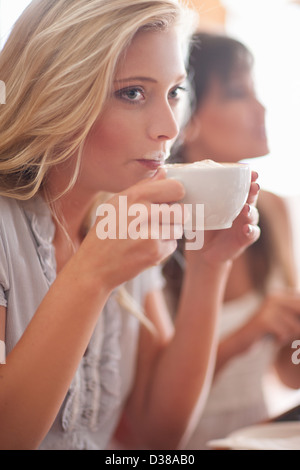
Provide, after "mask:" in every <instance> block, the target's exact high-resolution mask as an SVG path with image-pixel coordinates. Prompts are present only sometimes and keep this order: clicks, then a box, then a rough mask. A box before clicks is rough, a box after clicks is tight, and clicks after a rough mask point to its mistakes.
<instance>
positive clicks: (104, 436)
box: [0, 197, 163, 450]
mask: <svg viewBox="0 0 300 470" xmlns="http://www.w3.org/2000/svg"><path fill="white" fill-rule="evenodd" d="M54 233H55V227H54V224H53V221H52V218H51V214H50V211H49V209H48V207H47V205H46V204H45V202H44V201H43V199H42V198H40V197H36V198H34V199H32V200H30V201H26V202H20V201H16V200H14V199H9V198H5V197H0V305H2V306H5V307H6V309H7V318H6V336H5V344H6V353H7V354H8V353H9V352H10V351H11V350H12V349H13V348H14V346H15V345H16V343H17V342H18V340H19V339H20V337H21V336H22V334H23V332H24V330H25V328H26V327H27V325H28V323H29V322H30V320H31V318H32V316H33V315H34V313H35V311H36V310H37V307H38V306H39V304H40V303H41V301H42V299H43V297H44V296H45V294H46V293H47V291H48V289H49V287H50V285H51V284H52V282H53V281H54V279H55V277H56V262H55V252H54V247H53V244H52V242H53V237H54ZM162 285H163V278H162V276H161V274H160V269H159V268H152V269H149V270H147V271H145V272H143V273H142V274H140V275H139V276H138V277H136V278H135V279H134V280H132V281H130V282H128V283H126V289H127V291H128V292H129V293H130V294H131V295H132V296H133V297H134V299H135V301H137V302H138V303H139V304H140V305H141V306H142V305H143V304H144V300H145V296H146V294H147V293H148V292H150V291H151V290H154V289H157V288H161V287H162ZM99 313H100V312H99ZM139 327H140V324H139V321H138V320H137V319H136V318H135V317H134V316H133V315H131V314H130V313H128V312H127V311H126V310H124V309H123V308H122V307H121V306H120V305H119V303H118V302H117V299H116V292H113V294H112V295H111V296H110V298H109V300H108V301H107V303H106V305H105V307H104V309H103V312H102V313H101V315H99V320H98V323H97V326H96V328H95V330H94V333H93V335H92V338H91V341H90V343H89V346H88V348H87V351H86V353H85V355H84V357H83V358H82V361H81V363H80V365H79V367H78V370H77V372H76V374H75V377H74V379H73V382H72V384H71V387H70V389H69V391H68V393H67V395H66V397H65V400H64V403H63V405H62V406H61V409H60V411H59V413H58V416H57V417H56V420H55V422H54V423H53V426H52V428H51V429H50V431H49V433H48V435H47V436H46V438H45V439H44V441H43V443H42V444H41V446H40V449H41V450H48V449H53V450H54V449H55V450H60V449H61V450H81V449H82V450H83V449H86V450H92V449H95V450H96V449H105V448H106V447H107V445H108V444H109V441H110V439H111V437H112V435H113V432H114V429H115V427H116V425H117V423H118V420H119V417H120V414H121V410H122V406H123V404H124V401H125V400H126V398H127V397H128V395H129V393H130V390H131V387H132V383H133V379H134V372H135V364H136V355H137V343H138V334H139ZM3 367H6V366H3Z"/></svg>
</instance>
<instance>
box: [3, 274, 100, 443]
mask: <svg viewBox="0 0 300 470" xmlns="http://www.w3.org/2000/svg"><path fill="white" fill-rule="evenodd" d="M76 272H79V271H76V270H74V266H72V267H71V266H68V265H67V266H66V268H65V270H64V271H63V272H62V273H61V274H60V275H59V277H58V278H57V280H56V281H55V282H54V284H53V285H52V287H51V288H50V290H49V292H48V294H47V295H46V296H45V298H44V300H43V302H42V303H41V305H40V307H39V308H38V310H37V312H36V313H35V315H34V317H33V319H32V321H31V323H30V324H29V326H28V328H27V329H26V331H25V332H24V334H23V336H22V337H21V339H20V341H19V342H18V343H17V345H16V346H15V348H14V349H13V350H12V352H11V353H10V354H9V355H8V357H7V363H6V365H4V366H1V381H0V383H1V387H0V416H1V420H0V446H1V448H3V449H35V448H37V447H38V446H39V444H40V442H41V441H42V440H43V438H44V436H45V435H46V433H47V432H48V430H49V428H50V427H51V425H52V423H53V421H54V419H55V417H56V415H57V413H58V411H59V408H60V406H61V404H62V402H63V399H64V397H65V395H66V393H67V390H68V387H69V385H70V383H71V381H72V378H73V376H74V374H75V371H76V369H77V367H78V364H79V362H80V360H81V358H82V356H83V354H84V352H85V349H86V347H87V345H88V342H89V339H90V337H91V334H92V332H93V329H94V327H95V324H96V322H97V319H98V316H99V312H100V311H101V309H102V307H103V305H104V302H105V300H106V298H107V295H106V293H105V292H104V291H103V292H101V289H99V288H98V289H96V288H95V289H92V288H91V287H92V285H91V284H89V285H88V284H87V283H85V282H84V279H83V278H82V277H81V276H79V275H77V274H76ZM94 287H95V286H94Z"/></svg>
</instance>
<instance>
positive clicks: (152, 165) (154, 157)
mask: <svg viewBox="0 0 300 470" xmlns="http://www.w3.org/2000/svg"><path fill="white" fill-rule="evenodd" d="M166 158H167V155H166V153H164V152H161V151H159V152H153V153H151V154H148V155H145V156H143V158H138V159H137V162H138V163H140V164H141V165H143V166H145V167H146V168H148V169H150V170H157V169H158V168H159V167H160V166H162V165H163V164H164V161H165V160H166Z"/></svg>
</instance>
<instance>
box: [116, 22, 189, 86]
mask: <svg viewBox="0 0 300 470" xmlns="http://www.w3.org/2000/svg"><path fill="white" fill-rule="evenodd" d="M180 75H185V65H184V57H183V48H182V43H181V40H180V36H179V33H178V32H177V30H176V28H172V29H170V30H167V31H139V32H138V33H137V34H136V35H135V37H134V38H133V40H132V42H131V44H130V46H129V47H128V49H127V50H126V51H125V53H124V54H123V56H122V58H121V60H120V61H119V64H118V66H117V69H116V79H117V80H120V79H124V78H128V77H131V76H149V77H151V78H154V79H155V78H157V79H159V78H164V79H171V80H172V79H174V77H177V76H180Z"/></svg>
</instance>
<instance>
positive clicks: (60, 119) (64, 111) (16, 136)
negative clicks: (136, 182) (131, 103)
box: [0, 0, 190, 200]
mask: <svg viewBox="0 0 300 470" xmlns="http://www.w3.org/2000/svg"><path fill="white" fill-rule="evenodd" d="M188 11H189V10H188V9H186V8H185V7H184V5H183V4H182V3H180V0H179V1H177V0H76V1H74V0H33V1H32V2H31V3H30V5H29V6H28V7H27V9H26V10H25V11H24V13H23V14H22V15H21V17H20V18H19V20H18V21H17V23H16V24H15V27H14V28H13V31H12V33H11V35H10V37H9V39H8V40H7V43H6V44H5V46H4V48H3V50H2V52H1V54H0V77H1V80H3V81H4V82H5V84H6V89H7V96H6V105H5V106H3V107H2V109H1V116H0V195H4V196H8V197H13V198H16V199H23V200H24V199H30V198H31V197H33V196H34V195H35V194H36V193H37V192H38V191H39V190H40V189H41V188H42V187H43V186H45V185H46V175H47V171H48V170H49V168H50V167H52V166H53V165H56V164H58V163H60V162H63V161H65V160H67V159H68V158H70V157H74V155H77V161H76V165H75V170H74V175H73V178H72V180H71V181H70V184H69V186H68V187H69V188H70V187H71V186H72V185H73V184H74V182H75V181H76V177H77V175H78V170H79V165H80V157H81V153H82V148H83V145H84V141H85V139H86V137H87V134H88V133H89V131H90V129H91V127H92V126H93V124H94V122H95V120H96V119H97V117H98V116H99V114H100V113H101V110H102V108H103V105H104V103H105V100H106V98H107V96H108V93H109V91H110V89H111V86H112V80H113V76H114V71H115V68H116V65H117V63H118V60H119V59H120V57H121V54H122V53H123V52H124V50H126V48H127V47H128V45H129V44H130V42H131V40H132V38H133V37H134V35H135V34H136V33H137V32H138V31H139V30H141V29H158V30H165V29H167V28H169V27H170V26H173V25H177V26H180V25H184V24H185V22H186V19H187V18H189V20H188V21H190V15H189V13H187V12H188ZM186 30H187V28H182V31H186ZM188 30H189V31H190V28H189V29H188ZM67 189H68V188H66V190H67Z"/></svg>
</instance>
